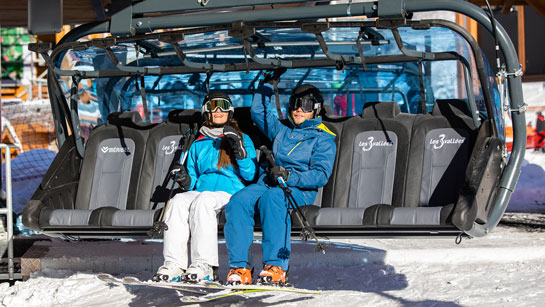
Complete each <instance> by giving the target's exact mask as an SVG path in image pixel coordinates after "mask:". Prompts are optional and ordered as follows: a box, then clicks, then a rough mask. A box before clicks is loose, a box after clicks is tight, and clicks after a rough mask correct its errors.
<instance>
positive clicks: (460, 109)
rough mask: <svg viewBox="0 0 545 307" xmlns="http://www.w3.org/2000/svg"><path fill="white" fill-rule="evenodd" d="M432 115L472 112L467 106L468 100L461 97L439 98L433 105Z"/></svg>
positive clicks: (458, 115)
mask: <svg viewBox="0 0 545 307" xmlns="http://www.w3.org/2000/svg"><path fill="white" fill-rule="evenodd" d="M431 114H432V115H443V116H444V117H447V118H449V117H452V116H453V115H455V116H457V117H464V116H469V117H471V112H470V111H469V108H468V107H467V102H465V101H464V100H461V99H437V100H436V101H435V104H434V105H433V111H432V112H431Z"/></svg>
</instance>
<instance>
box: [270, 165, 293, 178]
mask: <svg viewBox="0 0 545 307" xmlns="http://www.w3.org/2000/svg"><path fill="white" fill-rule="evenodd" d="M289 176H290V172H288V170H287V169H285V168H283V167H282V166H278V165H276V166H273V167H271V168H270V169H269V177H270V178H271V179H272V180H273V181H274V182H278V180H277V179H276V178H278V177H280V178H282V179H284V182H286V181H288V177H289Z"/></svg>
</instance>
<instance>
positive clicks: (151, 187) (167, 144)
mask: <svg viewBox="0 0 545 307" xmlns="http://www.w3.org/2000/svg"><path fill="white" fill-rule="evenodd" d="M200 113H201V112H200V110H198V109H187V110H172V111H170V112H169V115H168V120H167V121H166V122H164V123H161V124H159V125H157V126H155V127H153V128H152V129H151V130H150V133H149V136H148V139H147V142H146V152H145V155H144V164H143V167H142V172H141V176H140V177H141V179H140V188H139V189H138V195H137V200H136V204H135V209H152V208H153V207H155V209H157V208H160V207H162V206H163V205H164V203H165V202H166V201H167V200H168V197H169V195H170V187H171V185H172V179H171V178H170V177H169V176H168V173H169V171H170V166H171V164H172V161H173V160H174V159H180V156H181V154H182V152H183V151H184V150H185V149H186V148H185V146H184V144H185V143H186V138H188V137H189V134H190V133H195V132H196V129H198V128H197V127H198V124H200V122H201V114H200ZM175 188H177V187H176V186H175Z"/></svg>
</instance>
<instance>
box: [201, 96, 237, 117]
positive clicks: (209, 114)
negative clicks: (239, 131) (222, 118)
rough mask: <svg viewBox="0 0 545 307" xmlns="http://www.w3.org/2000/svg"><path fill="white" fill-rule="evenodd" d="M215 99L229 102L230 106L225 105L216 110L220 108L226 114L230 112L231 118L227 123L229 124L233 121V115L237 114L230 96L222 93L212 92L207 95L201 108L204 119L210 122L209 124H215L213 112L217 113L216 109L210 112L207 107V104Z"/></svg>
mask: <svg viewBox="0 0 545 307" xmlns="http://www.w3.org/2000/svg"><path fill="white" fill-rule="evenodd" d="M215 99H222V100H225V101H228V105H225V106H223V107H220V106H217V107H216V108H218V107H219V108H220V109H221V110H222V111H224V112H225V111H228V112H229V118H228V119H227V123H229V122H230V121H231V120H232V119H233V114H234V112H235V108H234V107H233V103H232V102H231V98H230V97H229V95H227V94H225V93H224V92H222V91H212V92H210V93H208V95H206V97H204V100H203V102H202V107H201V112H202V115H203V117H205V119H206V120H208V122H209V123H210V124H213V123H212V112H213V111H215V110H216V108H214V109H213V110H208V109H207V107H206V104H207V103H208V102H209V101H212V100H215Z"/></svg>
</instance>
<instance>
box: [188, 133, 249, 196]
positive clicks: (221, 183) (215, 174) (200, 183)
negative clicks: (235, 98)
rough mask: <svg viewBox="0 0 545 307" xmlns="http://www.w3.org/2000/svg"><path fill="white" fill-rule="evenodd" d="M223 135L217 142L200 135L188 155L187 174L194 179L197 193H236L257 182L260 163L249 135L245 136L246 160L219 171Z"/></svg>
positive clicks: (192, 184)
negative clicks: (253, 181) (255, 179)
mask: <svg viewBox="0 0 545 307" xmlns="http://www.w3.org/2000/svg"><path fill="white" fill-rule="evenodd" d="M222 137H223V136H220V137H218V138H216V139H214V138H211V137H207V136H204V135H201V136H199V137H198V138H197V139H196V140H195V141H194V142H193V144H192V145H191V147H190V148H189V153H188V156H187V173H188V174H189V176H191V187H190V188H189V190H194V191H199V192H203V191H224V192H227V193H229V194H234V193H235V192H238V191H239V190H241V189H242V188H244V187H245V186H246V184H245V183H247V182H250V181H252V180H254V178H255V174H256V170H257V167H256V165H257V160H256V153H255V148H254V144H253V143H252V140H251V139H250V137H249V136H247V135H246V134H242V140H243V142H244V148H246V153H247V155H246V158H244V159H237V164H238V168H235V167H233V165H229V166H227V167H222V168H221V170H220V169H218V160H219V157H220V150H219V148H220V144H221V139H222Z"/></svg>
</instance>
